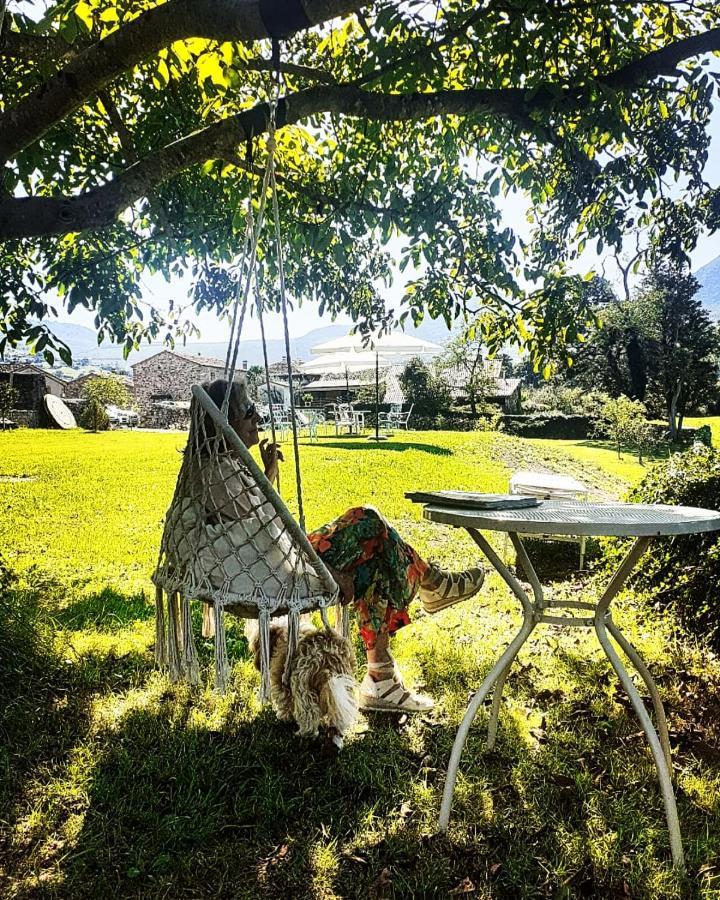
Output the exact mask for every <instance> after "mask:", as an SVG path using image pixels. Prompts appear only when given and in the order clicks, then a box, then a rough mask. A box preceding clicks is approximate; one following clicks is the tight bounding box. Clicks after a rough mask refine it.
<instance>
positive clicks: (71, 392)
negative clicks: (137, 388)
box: [64, 372, 134, 398]
mask: <svg viewBox="0 0 720 900" xmlns="http://www.w3.org/2000/svg"><path fill="white" fill-rule="evenodd" d="M108 376H110V377H112V378H116V379H117V380H118V381H119V382H120V383H121V384H122V385H123V387H125V388H127V390H128V391H129V393H130V394H131V395H132V394H133V393H134V388H133V382H132V379H131V378H128V376H127V375H117V374H115V373H114V372H87V373H86V374H84V375H79V376H78V377H77V378H74V379H73V380H72V381H68V383H67V384H66V386H65V395H64V396H65V397H69V398H77V397H82V396H84V391H85V385H86V384H87V383H88V381H91V380H92V379H93V378H107V377H108Z"/></svg>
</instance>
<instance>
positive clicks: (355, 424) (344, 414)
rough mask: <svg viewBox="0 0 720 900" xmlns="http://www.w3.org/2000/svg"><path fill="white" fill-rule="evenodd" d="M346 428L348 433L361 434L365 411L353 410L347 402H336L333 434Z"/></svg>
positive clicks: (363, 426) (337, 433)
mask: <svg viewBox="0 0 720 900" xmlns="http://www.w3.org/2000/svg"><path fill="white" fill-rule="evenodd" d="M341 428H347V429H348V434H361V433H362V431H363V429H364V428H365V413H364V412H363V411H361V410H355V409H353V408H352V406H351V405H350V404H349V403H338V404H337V405H336V407H335V434H336V435H339V434H340V429H341Z"/></svg>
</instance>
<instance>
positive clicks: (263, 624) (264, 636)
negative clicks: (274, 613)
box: [258, 605, 271, 703]
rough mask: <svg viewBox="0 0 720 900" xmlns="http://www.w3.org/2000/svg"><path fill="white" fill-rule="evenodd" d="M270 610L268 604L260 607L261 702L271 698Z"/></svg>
mask: <svg viewBox="0 0 720 900" xmlns="http://www.w3.org/2000/svg"><path fill="white" fill-rule="evenodd" d="M270 619H271V615H270V610H269V608H268V607H267V605H263V606H261V607H260V611H259V613H258V629H259V632H260V702H261V703H267V702H268V701H269V700H270Z"/></svg>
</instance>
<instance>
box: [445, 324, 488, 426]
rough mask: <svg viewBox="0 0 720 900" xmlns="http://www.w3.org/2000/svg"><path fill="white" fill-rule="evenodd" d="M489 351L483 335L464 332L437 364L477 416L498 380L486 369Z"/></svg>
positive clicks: (455, 338)
mask: <svg viewBox="0 0 720 900" xmlns="http://www.w3.org/2000/svg"><path fill="white" fill-rule="evenodd" d="M486 360H487V348H486V347H485V344H484V341H483V339H482V337H481V335H480V333H479V332H477V331H475V330H473V331H472V332H461V333H460V334H457V335H455V337H454V338H453V339H452V340H451V341H450V342H449V343H448V344H447V345H446V347H445V351H444V353H443V354H442V356H440V358H439V359H438V361H437V369H438V372H439V374H440V375H441V376H443V377H447V376H450V377H451V378H452V379H453V381H454V382H455V384H456V385H457V386H458V387H460V389H461V390H462V391H463V392H464V394H465V396H466V397H467V400H468V403H469V404H470V412H472V414H473V415H475V414H476V413H477V410H478V404H481V403H482V402H483V401H484V400H485V398H486V397H488V396H489V395H490V394H491V393H492V391H493V389H494V388H495V385H496V379H495V378H494V377H493V375H491V374H490V372H489V370H488V367H487V365H486Z"/></svg>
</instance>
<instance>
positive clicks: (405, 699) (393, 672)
mask: <svg viewBox="0 0 720 900" xmlns="http://www.w3.org/2000/svg"><path fill="white" fill-rule="evenodd" d="M371 671H373V672H378V673H385V672H387V673H388V675H389V677H388V678H384V679H383V680H382V681H375V680H374V679H373V678H371V677H370V672H371ZM434 706H435V701H434V700H433V699H432V697H428V696H427V695H425V694H418V693H415V692H414V691H409V690H408V689H407V688H406V687H405V685H404V684H403V680H402V675H401V674H400V672H399V670H398V668H397V666H396V665H395V661H394V660H391V661H390V662H384V663H368V672H367V675H366V676H365V678H364V679H363V683H362V684H361V685H360V709H362V710H365V711H368V712H390V713H416V712H430V710H431V709H432V708H433V707H434Z"/></svg>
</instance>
